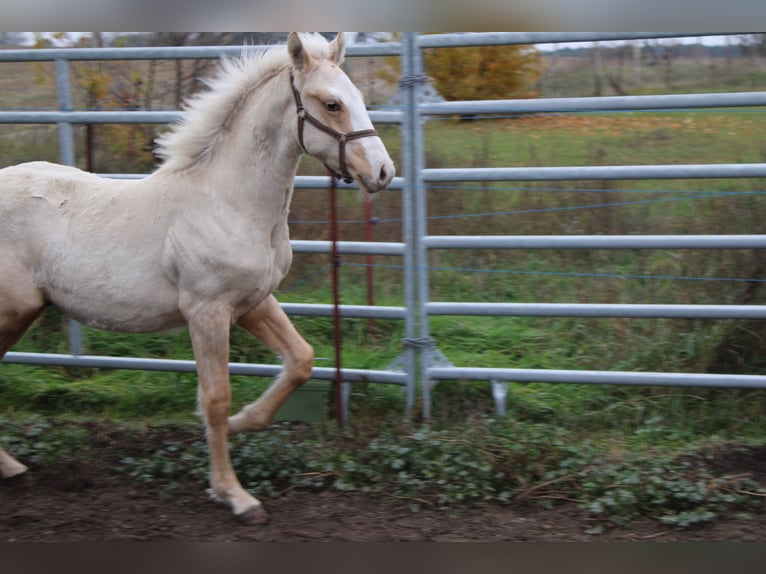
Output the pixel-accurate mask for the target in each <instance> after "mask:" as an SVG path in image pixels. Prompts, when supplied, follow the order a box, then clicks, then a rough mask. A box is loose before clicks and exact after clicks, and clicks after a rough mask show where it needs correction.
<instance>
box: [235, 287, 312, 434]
mask: <svg viewBox="0 0 766 574" xmlns="http://www.w3.org/2000/svg"><path fill="white" fill-rule="evenodd" d="M239 325H240V326H241V327H243V328H245V329H246V330H247V331H249V332H250V333H251V334H253V335H254V336H255V337H256V338H258V339H259V340H261V341H262V342H263V343H265V344H266V345H267V346H268V347H269V348H270V349H271V350H272V351H274V352H275V353H276V354H277V355H279V356H281V357H282V358H283V360H284V363H283V368H282V372H281V373H280V374H279V375H278V376H277V378H276V379H275V380H274V382H273V383H272V384H271V386H270V387H269V388H268V389H266V391H265V392H264V393H263V394H262V395H261V396H260V397H259V398H258V400H257V401H255V402H254V403H251V404H249V405H247V406H245V407H244V408H243V409H242V410H241V411H240V412H239V413H237V414H236V415H234V416H233V417H231V418H230V419H229V434H230V435H234V434H237V433H240V432H243V431H247V430H263V429H265V428H266V427H267V426H268V425H269V424H270V423H271V420H272V419H273V418H274V415H275V414H276V412H277V410H278V409H279V407H280V406H282V404H283V403H284V402H285V401H286V400H287V398H288V397H289V396H290V395H291V394H292V392H293V391H295V390H296V389H297V388H298V387H300V386H301V385H302V384H303V383H305V382H306V381H307V380H308V379H309V377H310V376H311V368H312V366H313V364H314V349H313V348H312V347H311V345H309V344H308V343H307V342H306V341H305V340H304V339H303V337H301V336H300V334H299V333H298V331H297V330H296V329H295V327H294V326H293V324H292V323H291V322H290V319H289V318H288V317H287V315H286V314H285V312H284V311H283V310H282V308H281V307H280V306H279V303H278V302H277V300H276V298H274V296H273V295H271V296H269V297H268V298H267V299H266V300H265V301H263V302H262V303H261V304H260V305H258V306H257V307H255V308H254V309H252V310H250V311H249V312H248V313H245V315H243V316H242V317H241V318H240V319H239Z"/></svg>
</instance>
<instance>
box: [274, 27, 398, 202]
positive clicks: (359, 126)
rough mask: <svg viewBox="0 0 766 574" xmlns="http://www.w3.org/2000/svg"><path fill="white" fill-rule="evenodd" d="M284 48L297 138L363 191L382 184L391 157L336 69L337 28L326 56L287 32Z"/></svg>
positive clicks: (387, 179)
mask: <svg viewBox="0 0 766 574" xmlns="http://www.w3.org/2000/svg"><path fill="white" fill-rule="evenodd" d="M287 49H288V52H289V54H290V59H291V61H292V65H293V72H292V74H291V76H290V81H291V82H292V90H293V96H294V98H295V103H296V107H297V115H298V130H297V135H298V141H299V143H300V146H301V147H302V148H303V151H305V152H306V153H308V154H309V155H311V156H313V157H315V158H316V159H318V160H319V161H321V162H322V163H324V164H325V166H326V167H327V168H328V169H329V170H330V171H331V172H332V173H333V174H334V175H335V176H336V177H341V178H343V179H344V180H346V181H347V182H349V183H350V182H351V180H355V181H356V182H357V184H358V185H359V187H361V188H362V189H363V190H365V191H367V192H368V193H375V192H377V191H380V190H382V189H385V188H386V187H388V185H389V184H390V183H391V180H392V179H393V177H394V173H395V168H394V163H393V161H392V160H391V158H390V157H389V155H388V151H386V147H385V146H384V145H383V141H382V140H381V139H380V137H379V136H378V133H377V132H376V131H375V129H374V128H373V127H372V122H371V121H370V117H369V115H368V113H367V109H366V108H365V105H364V100H363V98H362V94H361V92H360V91H359V90H358V89H357V88H356V86H354V84H352V83H351V80H350V79H349V77H348V76H347V75H346V74H345V72H343V70H341V69H340V64H341V63H342V62H343V59H344V55H345V40H344V36H343V33H339V34H338V36H337V37H336V38H335V39H334V40H333V41H332V42H330V43H329V44H328V56H327V58H318V57H316V56H315V55H313V54H312V53H311V52H310V51H309V50H307V49H306V47H305V46H304V42H303V40H302V39H301V37H300V35H298V34H296V33H294V32H293V33H291V34H290V36H289V38H288V41H287Z"/></svg>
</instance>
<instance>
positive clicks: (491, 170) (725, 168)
mask: <svg viewBox="0 0 766 574" xmlns="http://www.w3.org/2000/svg"><path fill="white" fill-rule="evenodd" d="M748 177H752V178H758V177H766V163H717V164H701V165H696V164H687V165H675V164H674V165H604V166H572V167H483V168H464V169H461V168H439V169H424V170H423V181H425V182H427V183H444V182H456V181H460V182H462V181H584V180H594V179H603V180H616V179H719V178H720V179H729V178H748Z"/></svg>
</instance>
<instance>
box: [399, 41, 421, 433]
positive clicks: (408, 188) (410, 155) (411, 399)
mask: <svg viewBox="0 0 766 574" xmlns="http://www.w3.org/2000/svg"><path fill="white" fill-rule="evenodd" d="M416 49H417V47H416V39H415V34H414V33H412V32H407V33H405V34H404V41H403V42H402V53H401V70H402V72H401V73H402V77H401V81H400V85H399V88H400V89H401V91H402V93H403V94H404V96H405V97H404V98H403V100H404V114H403V117H402V171H403V174H402V175H403V177H404V186H403V188H402V218H403V220H404V221H403V224H402V227H403V229H402V233H403V235H404V246H405V248H404V298H405V311H406V312H405V320H404V340H403V343H404V349H403V360H404V365H403V367H404V372H405V373H406V376H407V400H406V407H405V408H406V413H405V415H406V418H407V419H408V420H410V419H411V418H412V414H413V410H414V406H415V398H416V394H417V369H416V350H415V346H414V345H413V344H412V342H413V341H414V340H415V335H416V333H417V321H418V319H417V310H416V306H415V301H416V294H415V260H416V253H415V245H416V238H415V233H416V225H415V217H414V205H413V203H414V199H413V198H414V196H415V194H416V193H417V187H416V180H417V167H416V162H415V151H414V143H413V139H414V138H413V136H414V133H415V129H416V128H415V124H416V120H417V117H416V114H415V100H416V98H415V90H414V88H413V87H412V86H411V85H410V84H409V83H408V82H407V78H411V77H412V76H413V58H414V53H415V50H416Z"/></svg>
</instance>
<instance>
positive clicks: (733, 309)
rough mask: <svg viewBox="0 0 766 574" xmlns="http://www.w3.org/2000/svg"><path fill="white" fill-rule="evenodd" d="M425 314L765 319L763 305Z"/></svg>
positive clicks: (489, 306)
mask: <svg viewBox="0 0 766 574" xmlns="http://www.w3.org/2000/svg"><path fill="white" fill-rule="evenodd" d="M426 311H427V312H428V314H429V315H470V316H497V317H625V318H636V319H766V305H660V304H650V305H641V304H611V303H610V304H601V303H451V302H449V303H448V302H430V303H427V304H426Z"/></svg>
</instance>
